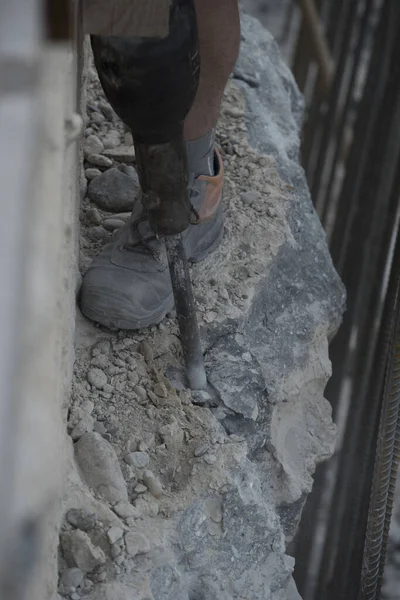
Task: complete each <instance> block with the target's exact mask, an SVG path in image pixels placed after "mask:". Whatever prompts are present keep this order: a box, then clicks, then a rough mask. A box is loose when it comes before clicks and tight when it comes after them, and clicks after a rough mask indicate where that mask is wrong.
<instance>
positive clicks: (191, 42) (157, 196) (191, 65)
mask: <svg viewBox="0 0 400 600" xmlns="http://www.w3.org/2000/svg"><path fill="white" fill-rule="evenodd" d="M92 48H93V54H94V60H95V64H96V68H97V71H98V74H99V78H100V81H101V84H102V86H103V89H104V92H105V94H106V96H107V98H108V100H109V102H110V104H111V106H112V107H113V108H114V110H115V112H116V113H117V114H118V116H119V117H120V118H121V119H122V121H123V122H124V123H125V124H126V125H127V126H128V127H129V128H130V130H131V131H132V135H133V139H134V145H135V154H136V160H137V168H138V175H139V181H140V187H141V191H142V201H143V206H144V208H145V210H146V211H147V213H148V218H149V222H150V225H151V228H152V230H153V232H154V233H155V235H156V236H162V237H164V238H165V245H166V251H167V256H168V263H169V269H170V274H171V281H172V289H173V293H174V299H175V307H176V312H177V318H178V323H179V329H180V336H181V343H182V348H183V353H184V358H185V364H186V370H187V378H188V382H189V386H190V387H191V388H192V389H204V388H205V387H206V385H207V380H206V374H205V369H204V362H203V354H202V351H201V345H200V336H199V330H198V325H197V319H196V312H195V305H194V299H193V291H192V285H191V282H190V277H189V267H188V262H187V259H186V255H185V250H184V246H183V241H182V232H184V231H185V230H186V229H187V228H188V227H189V225H190V222H191V217H192V207H191V204H190V200H189V192H188V168H187V159H186V149H185V143H184V139H183V123H184V119H185V117H186V115H187V113H188V112H189V110H190V108H191V106H192V103H193V100H194V98H195V95H196V91H197V86H198V82H199V72H200V63H199V52H198V38H197V23H196V13H195V9H194V4H193V0H173V2H171V8H170V29H169V34H168V36H167V37H166V38H163V39H158V38H157V39H155V38H118V37H105V36H92Z"/></svg>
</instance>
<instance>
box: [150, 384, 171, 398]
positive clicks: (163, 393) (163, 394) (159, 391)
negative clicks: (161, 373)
mask: <svg viewBox="0 0 400 600" xmlns="http://www.w3.org/2000/svg"><path fill="white" fill-rule="evenodd" d="M153 391H154V393H155V395H156V396H158V397H159V398H167V396H168V393H167V390H166V387H165V385H164V384H163V383H156V385H155V386H154V388H153Z"/></svg>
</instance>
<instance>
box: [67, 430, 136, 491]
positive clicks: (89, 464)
mask: <svg viewBox="0 0 400 600" xmlns="http://www.w3.org/2000/svg"><path fill="white" fill-rule="evenodd" d="M75 458H76V461H77V463H78V466H79V468H80V469H81V471H82V474H83V476H84V478H85V480H86V482H87V484H88V485H89V486H90V487H91V488H92V489H93V490H94V491H96V492H97V493H98V494H99V495H100V496H102V497H103V498H105V499H106V500H108V501H109V502H118V501H119V500H124V501H128V492H127V489H126V483H125V480H124V478H123V475H122V472H121V467H120V465H119V462H118V458H117V455H116V453H115V450H114V448H113V447H112V446H111V445H110V444H109V443H108V442H107V441H106V440H105V439H104V438H103V437H102V436H101V435H100V434H99V433H95V432H93V433H85V434H84V435H83V436H82V437H81V438H80V440H79V441H78V442H77V443H76V444H75Z"/></svg>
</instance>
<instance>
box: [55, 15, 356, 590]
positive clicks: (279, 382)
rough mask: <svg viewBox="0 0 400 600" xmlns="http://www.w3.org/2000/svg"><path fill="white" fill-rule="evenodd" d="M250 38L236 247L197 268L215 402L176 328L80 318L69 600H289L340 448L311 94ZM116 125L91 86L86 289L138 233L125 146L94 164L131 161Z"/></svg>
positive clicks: (227, 242)
mask: <svg viewBox="0 0 400 600" xmlns="http://www.w3.org/2000/svg"><path fill="white" fill-rule="evenodd" d="M242 38H243V40H242V50H241V57H240V60H239V62H238V65H237V68H236V70H235V73H234V76H233V79H232V81H231V82H230V84H229V86H228V89H227V92H226V95H225V100H224V105H223V109H222V115H221V120H220V123H219V131H218V143H219V145H220V147H221V151H222V155H223V159H224V163H225V167H226V186H225V201H224V202H225V213H226V231H225V235H224V240H223V243H222V245H221V247H220V248H219V249H218V250H217V251H216V253H215V254H214V255H213V256H212V257H211V258H209V259H207V260H206V261H205V262H203V263H200V264H198V265H195V266H194V267H192V277H193V282H194V291H195V296H196V302H197V309H198V315H199V321H200V326H201V335H202V340H203V342H204V350H205V358H206V366H207V373H208V379H209V382H210V383H211V384H212V387H213V390H214V393H212V394H211V395H210V394H208V393H192V392H191V391H190V390H188V389H187V388H186V387H185V382H184V377H183V371H182V355H181V348H180V344H179V338H178V329H177V324H176V321H175V320H174V314H173V313H172V314H170V315H167V318H166V319H165V320H164V321H163V322H162V323H161V324H160V325H158V326H154V327H152V328H151V329H150V330H143V331H139V332H127V331H120V332H111V331H109V330H106V329H105V328H102V327H97V326H95V325H93V324H91V323H88V322H87V321H85V320H84V319H83V318H82V317H80V318H79V319H78V323H77V336H76V361H75V373H74V381H73V390H72V397H71V405H70V407H69V411H68V432H69V434H70V444H69V457H68V461H69V473H68V484H67V489H66V493H65V498H64V511H65V519H64V522H63V525H62V530H61V533H60V541H61V543H60V550H59V571H60V581H59V589H58V593H59V594H60V595H61V597H64V598H70V599H71V600H77V599H79V598H83V597H85V598H87V599H88V600H133V599H134V600H233V599H234V598H235V599H243V600H244V599H245V598H246V600H284V599H286V598H287V594H288V586H289V585H291V584H290V578H291V573H292V570H293V563H294V561H293V559H292V558H291V557H289V556H287V555H286V553H285V547H286V545H287V543H288V542H289V541H290V540H291V539H292V538H293V536H294V534H295V532H296V528H297V525H298V522H299V519H300V515H301V510H302V506H303V505H304V502H305V499H306V497H307V494H308V493H309V492H310V490H311V486H312V475H313V472H314V470H315V467H316V465H317V464H318V463H319V462H321V461H322V460H325V459H327V458H329V457H330V455H331V454H332V452H333V449H334V444H335V436H336V432H335V427H334V425H333V423H332V420H331V410H330V405H329V404H328V402H327V401H326V400H325V399H324V397H323V392H324V388H325V385H326V383H327V380H328V379H329V376H330V373H331V367H330V362H329V357H328V341H329V339H330V338H331V337H332V335H333V334H334V333H335V331H336V330H337V328H338V326H339V324H340V320H341V315H342V312H343V309H344V291H343V287H342V285H341V283H340V281H339V278H338V276H337V275H336V273H335V271H334V269H333V266H332V263H331V260H330V257H329V253H328V250H327V246H326V241H325V237H324V233H323V231H322V228H321V226H320V224H319V221H318V219H317V217H316V215H315V213H314V210H313V208H312V205H311V200H310V196H309V192H308V190H307V185H306V181H305V177H304V173H303V170H302V169H301V167H300V166H299V157H298V153H299V128H300V121H301V113H302V101H301V97H300V94H299V92H298V91H297V88H296V86H295V84H294V82H293V78H292V75H291V74H290V71H289V69H288V68H287V67H286V66H285V64H284V63H283V61H282V59H281V57H280V54H279V50H278V48H277V46H276V44H275V42H274V41H273V39H272V37H271V36H270V34H269V33H268V32H267V31H266V30H264V29H263V28H262V26H261V25H260V24H259V23H258V22H257V21H255V20H253V19H251V18H245V19H244V22H243V32H242ZM109 108H110V107H108V105H107V104H106V103H105V101H104V98H103V96H102V94H101V90H100V86H99V82H98V79H97V76H96V74H95V72H94V71H93V70H91V71H90V72H89V84H88V118H87V123H86V132H85V133H86V140H85V142H84V146H83V149H84V156H85V168H86V171H85V172H86V174H87V181H88V190H87V195H86V196H85V197H84V199H83V201H82V206H81V253H80V269H81V273H84V271H85V269H86V268H87V266H88V265H89V263H90V261H91V259H92V257H93V256H94V255H95V254H96V253H97V252H98V251H99V250H100V248H101V246H102V245H103V244H105V243H107V242H109V241H110V240H112V236H113V231H114V229H115V228H117V227H118V226H120V225H121V224H123V223H124V222H125V221H126V219H127V218H128V216H129V215H127V214H126V213H124V211H127V210H128V208H129V206H128V205H129V203H128V202H126V203H125V202H122V201H121V202H120V200H121V199H122V198H124V199H126V198H128V197H129V193H131V191H132V189H133V187H132V185H131V180H132V181H135V176H134V175H132V174H128V173H127V171H126V168H127V167H124V166H123V165H121V164H120V163H119V162H118V161H117V160H116V159H114V158H112V156H118V146H114V149H115V151H114V154H113V153H111V152H107V150H105V152H106V154H107V158H108V159H109V160H110V161H111V162H112V166H111V167H108V166H107V165H109V163H106V162H104V161H101V160H98V159H94V162H93V155H99V156H104V155H103V151H104V148H107V147H108V148H110V147H112V146H110V145H109V144H110V143H111V142H110V140H114V142H115V140H116V139H117V138H118V139H119V140H120V145H121V147H124V146H125V137H124V136H125V135H126V134H125V133H124V129H123V126H122V124H121V123H120V122H119V121H118V120H117V119H116V117H115V115H114V114H113V111H111V110H109ZM106 140H108V142H106ZM91 157H92V158H91ZM90 159H91V160H90ZM91 161H92V162H91ZM132 164H134V163H132ZM94 165H95V166H96V169H94V168H93V166H94ZM128 169H132V170H133V168H132V167H128ZM100 173H101V174H100ZM120 175H121V176H120ZM122 175H123V179H122ZM107 177H108V178H110V177H111V178H117V179H118V190H119V192H118V193H119V197H118V198H115V204H114V205H113V195H112V193H111V191H110V193H108V191H107V190H108V188H107V185H105V187H104V190H105V191H104V194H103V196H102V195H101V194H102V186H101V185H100V183H101V181H102V178H103V179H104V180H106V178H107ZM113 181H114V179H113ZM124 186H125V187H124ZM93 189H96V190H97V195H96V194H93V193H91V190H92V192H93ZM110 189H111V188H110ZM106 192H107V193H106ZM104 198H107V202H105V201H104ZM112 221H113V225H111V222H112Z"/></svg>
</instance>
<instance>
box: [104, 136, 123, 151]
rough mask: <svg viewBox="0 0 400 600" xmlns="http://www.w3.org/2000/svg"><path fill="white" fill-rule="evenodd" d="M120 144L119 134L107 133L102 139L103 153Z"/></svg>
mask: <svg viewBox="0 0 400 600" xmlns="http://www.w3.org/2000/svg"><path fill="white" fill-rule="evenodd" d="M120 143H121V139H120V137H119V133H118V132H117V131H109V132H108V133H107V135H105V136H104V137H103V144H104V148H105V152H106V151H107V149H111V148H116V147H117V146H119V145H120Z"/></svg>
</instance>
